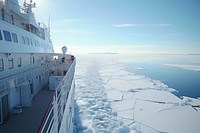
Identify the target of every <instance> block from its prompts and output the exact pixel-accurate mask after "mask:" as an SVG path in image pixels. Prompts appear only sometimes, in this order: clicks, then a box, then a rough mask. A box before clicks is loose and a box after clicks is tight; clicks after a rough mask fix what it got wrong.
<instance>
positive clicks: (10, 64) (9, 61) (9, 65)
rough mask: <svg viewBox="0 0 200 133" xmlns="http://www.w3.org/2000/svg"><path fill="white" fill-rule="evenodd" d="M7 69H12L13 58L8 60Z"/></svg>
mask: <svg viewBox="0 0 200 133" xmlns="http://www.w3.org/2000/svg"><path fill="white" fill-rule="evenodd" d="M8 68H9V69H13V68H14V60H13V58H10V59H8Z"/></svg>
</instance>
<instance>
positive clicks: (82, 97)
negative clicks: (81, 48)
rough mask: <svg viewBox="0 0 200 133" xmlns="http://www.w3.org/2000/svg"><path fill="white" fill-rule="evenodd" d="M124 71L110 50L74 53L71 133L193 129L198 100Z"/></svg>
mask: <svg viewBox="0 0 200 133" xmlns="http://www.w3.org/2000/svg"><path fill="white" fill-rule="evenodd" d="M174 91H175V90H174V89H172V88H169V87H168V86H167V85H165V84H163V83H162V82H160V81H157V80H152V79H150V78H147V77H145V76H142V75H136V74H133V73H130V72H127V71H126V70H125V68H124V66H123V65H122V64H120V63H119V60H118V58H116V57H113V56H111V55H104V56H102V55H101V56H96V55H89V56H85V55H82V56H78V57H77V68H76V90H75V105H76V106H75V126H74V131H75V132H76V133H188V132H191V133H199V132H200V127H199V122H200V112H199V105H200V100H199V99H195V98H190V97H183V99H180V98H178V97H177V96H175V95H174V94H172V93H171V92H174Z"/></svg>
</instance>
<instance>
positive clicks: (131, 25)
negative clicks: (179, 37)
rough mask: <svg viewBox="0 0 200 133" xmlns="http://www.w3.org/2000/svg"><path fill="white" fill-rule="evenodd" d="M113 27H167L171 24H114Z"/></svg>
mask: <svg viewBox="0 0 200 133" xmlns="http://www.w3.org/2000/svg"><path fill="white" fill-rule="evenodd" d="M112 26H113V27H167V26H171V24H131V23H129V24H128V23H127V24H115V25H112Z"/></svg>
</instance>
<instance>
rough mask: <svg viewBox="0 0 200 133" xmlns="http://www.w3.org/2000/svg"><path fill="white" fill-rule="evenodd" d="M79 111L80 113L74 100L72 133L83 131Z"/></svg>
mask: <svg viewBox="0 0 200 133" xmlns="http://www.w3.org/2000/svg"><path fill="white" fill-rule="evenodd" d="M79 111H80V108H79V106H78V104H77V102H76V100H74V133H81V131H83V130H84V127H83V125H82V122H81V117H80V114H79Z"/></svg>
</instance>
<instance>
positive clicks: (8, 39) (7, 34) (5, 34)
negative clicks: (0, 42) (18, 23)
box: [3, 30, 12, 42]
mask: <svg viewBox="0 0 200 133" xmlns="http://www.w3.org/2000/svg"><path fill="white" fill-rule="evenodd" d="M3 35H4V39H5V41H7V42H12V37H11V34H10V32H9V31H7V30H3Z"/></svg>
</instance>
